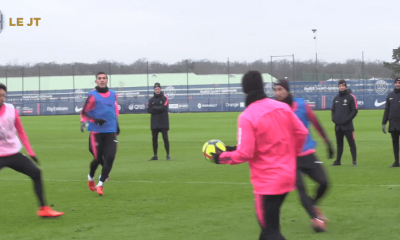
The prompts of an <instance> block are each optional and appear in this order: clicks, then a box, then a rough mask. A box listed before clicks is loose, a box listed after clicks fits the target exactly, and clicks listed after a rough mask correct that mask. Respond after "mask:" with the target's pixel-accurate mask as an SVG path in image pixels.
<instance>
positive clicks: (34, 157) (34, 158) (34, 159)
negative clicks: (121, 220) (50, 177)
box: [30, 156, 39, 164]
mask: <svg viewBox="0 0 400 240" xmlns="http://www.w3.org/2000/svg"><path fill="white" fill-rule="evenodd" d="M30 157H31V158H32V160H33V161H35V163H37V164H39V159H37V157H36V156H30Z"/></svg>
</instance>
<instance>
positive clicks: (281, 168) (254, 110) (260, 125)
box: [219, 98, 308, 195]
mask: <svg viewBox="0 0 400 240" xmlns="http://www.w3.org/2000/svg"><path fill="white" fill-rule="evenodd" d="M307 134H308V130H307V128H305V127H304V124H303V123H302V122H301V121H300V119H299V118H298V117H297V116H296V115H295V114H294V113H293V110H292V109H291V108H290V107H289V106H288V105H287V104H286V103H282V102H278V101H275V100H272V99H268V98H266V99H262V100H259V101H256V102H254V103H252V104H250V105H249V106H248V107H247V108H246V109H245V110H244V111H243V112H242V113H241V114H240V115H239V118H238V132H237V141H238V144H237V149H236V150H235V151H233V152H223V153H222V154H221V155H220V156H219V163H220V164H232V165H233V164H239V163H244V162H248V163H249V167H250V180H251V183H252V185H253V188H254V194H259V195H279V194H284V193H287V192H290V191H293V190H294V189H295V188H296V157H297V155H298V154H299V153H300V152H301V150H302V147H303V144H304V142H305V140H306V137H307Z"/></svg>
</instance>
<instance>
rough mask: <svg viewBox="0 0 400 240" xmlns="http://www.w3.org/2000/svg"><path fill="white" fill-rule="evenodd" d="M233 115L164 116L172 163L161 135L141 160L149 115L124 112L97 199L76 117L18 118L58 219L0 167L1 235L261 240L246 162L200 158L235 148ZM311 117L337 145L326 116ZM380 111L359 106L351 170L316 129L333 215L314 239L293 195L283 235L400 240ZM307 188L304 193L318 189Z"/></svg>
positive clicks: (394, 172) (394, 181)
mask: <svg viewBox="0 0 400 240" xmlns="http://www.w3.org/2000/svg"><path fill="white" fill-rule="evenodd" d="M238 115H239V113H185V114H170V131H169V138H170V144H171V157H172V159H173V161H171V162H170V161H166V159H165V150H164V145H163V141H162V137H161V134H160V136H159V154H158V156H159V160H158V161H147V160H148V159H150V158H151V157H152V144H151V132H150V115H148V114H136V115H133V114H130V115H121V116H120V117H119V123H120V128H121V135H120V136H119V137H118V141H119V143H118V153H117V157H116V160H115V162H114V167H113V169H112V171H111V174H110V181H108V182H106V183H105V185H104V196H103V197H100V196H99V195H97V193H94V192H91V191H90V190H89V189H88V187H87V174H88V172H89V163H90V161H91V160H92V156H91V155H90V153H89V151H88V132H84V133H81V132H80V130H79V126H80V124H79V119H80V118H79V116H37V117H21V120H22V123H23V125H24V127H25V130H26V132H27V134H28V136H29V139H30V142H31V144H32V146H33V149H34V151H35V152H36V155H37V157H38V158H39V161H41V168H42V169H43V178H44V184H45V193H46V197H47V200H48V203H49V204H52V205H54V209H55V210H57V211H64V212H65V215H64V216H61V217H60V218H57V219H42V218H39V217H38V216H36V214H35V211H36V208H37V201H36V198H35V196H34V194H33V189H32V183H31V181H30V179H29V178H28V177H26V176H24V175H22V174H19V173H16V172H14V171H13V170H10V169H3V170H2V171H1V173H0V181H1V185H0V186H1V187H0V190H1V196H0V199H1V205H0V216H1V222H0V239H7V240H11V239H24V240H25V239H37V240H42V239H49V240H50V239H51V240H55V239H104V240H108V239H113V240H117V239H137V240H161V239H162V240H169V239H171V240H172V239H174V240H177V239H185V240H187V239H191V240H206V239H213V240H214V239H215V240H233V239H238V240H239V239H240V240H243V239H249V240H251V239H254V240H255V239H258V235H259V232H260V228H259V226H258V223H257V220H256V216H255V211H254V202H253V194H252V186H251V184H250V182H249V169H248V165H247V164H241V165H235V166H229V165H226V166H225V165H215V164H212V163H209V162H207V161H206V160H205V159H204V157H203V156H202V153H201V148H202V145H203V144H204V142H206V141H207V140H210V139H219V140H221V141H223V142H224V143H225V144H226V145H235V144H236V125H237V116H238ZM317 115H318V117H319V119H320V121H321V122H322V123H323V125H324V128H325V130H326V131H327V133H328V135H329V137H330V138H331V139H332V141H333V143H335V136H334V130H333V124H332V122H331V121H330V119H331V118H330V111H318V112H317ZM382 115H383V111H382V110H361V111H359V112H358V115H357V117H356V118H355V121H354V125H355V129H356V131H355V137H356V144H357V151H358V166H357V167H352V165H351V155H350V151H349V147H348V144H347V142H346V141H345V147H344V153H343V157H342V164H343V165H342V166H337V167H333V166H330V164H331V163H332V162H333V161H334V159H332V160H328V159H327V151H326V148H325V146H324V144H323V143H322V142H321V139H320V138H319V136H317V134H316V133H315V132H314V131H313V132H314V134H313V135H314V138H315V139H317V140H318V143H319V145H318V151H317V155H318V157H319V158H320V160H321V161H323V162H324V166H325V167H326V169H327V172H328V175H329V178H330V180H331V186H330V189H329V191H328V194H327V195H326V197H325V198H324V199H323V200H322V202H321V207H322V209H323V210H324V211H325V213H326V215H327V217H328V218H329V219H330V223H329V224H328V232H326V233H319V234H316V233H313V231H312V230H311V228H310V226H309V217H308V215H307V214H306V212H305V210H304V209H303V208H302V206H301V204H300V201H299V199H298V195H297V192H296V191H295V192H292V193H290V194H289V196H288V197H287V198H286V201H285V203H284V205H283V208H282V212H281V229H282V232H283V235H284V236H285V237H286V238H287V239H296V240H302V239H307V240H308V239H331V240H333V239H335V240H337V239H341V240H345V239H360V240H361V239H362V240H365V239H380V240H385V239H387V240H389V239H390V240H392V239H399V232H400V224H399V219H400V208H399V201H400V168H388V167H389V166H390V165H391V164H392V163H393V161H394V159H393V152H392V145H391V138H390V134H386V135H385V134H383V133H382V132H381V121H382ZM334 145H335V144H334ZM100 170H101V169H100V168H99V169H98V171H97V173H96V177H95V178H96V182H97V180H98V176H99V174H100ZM307 183H308V185H307V187H308V190H312V189H313V188H314V187H315V186H314V185H313V183H312V182H311V181H308V182H307Z"/></svg>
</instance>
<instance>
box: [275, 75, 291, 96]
mask: <svg viewBox="0 0 400 240" xmlns="http://www.w3.org/2000/svg"><path fill="white" fill-rule="evenodd" d="M274 94H275V97H276V100H278V101H283V100H284V99H286V98H287V97H288V96H289V94H290V89H289V82H288V81H287V80H286V79H280V80H278V82H276V83H275V86H274Z"/></svg>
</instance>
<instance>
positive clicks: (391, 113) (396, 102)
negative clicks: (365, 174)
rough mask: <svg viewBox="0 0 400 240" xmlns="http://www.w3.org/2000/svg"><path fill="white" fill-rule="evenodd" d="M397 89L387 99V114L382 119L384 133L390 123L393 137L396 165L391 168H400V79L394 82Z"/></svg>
mask: <svg viewBox="0 0 400 240" xmlns="http://www.w3.org/2000/svg"><path fill="white" fill-rule="evenodd" d="M394 85H395V88H394V90H393V92H391V93H389V94H388V95H387V97H386V106H385V112H384V114H383V119H382V131H383V133H385V134H386V123H387V121H389V132H390V134H391V135H392V145H393V154H394V163H393V164H392V165H391V166H390V167H399V136H400V78H396V79H395V80H394Z"/></svg>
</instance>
